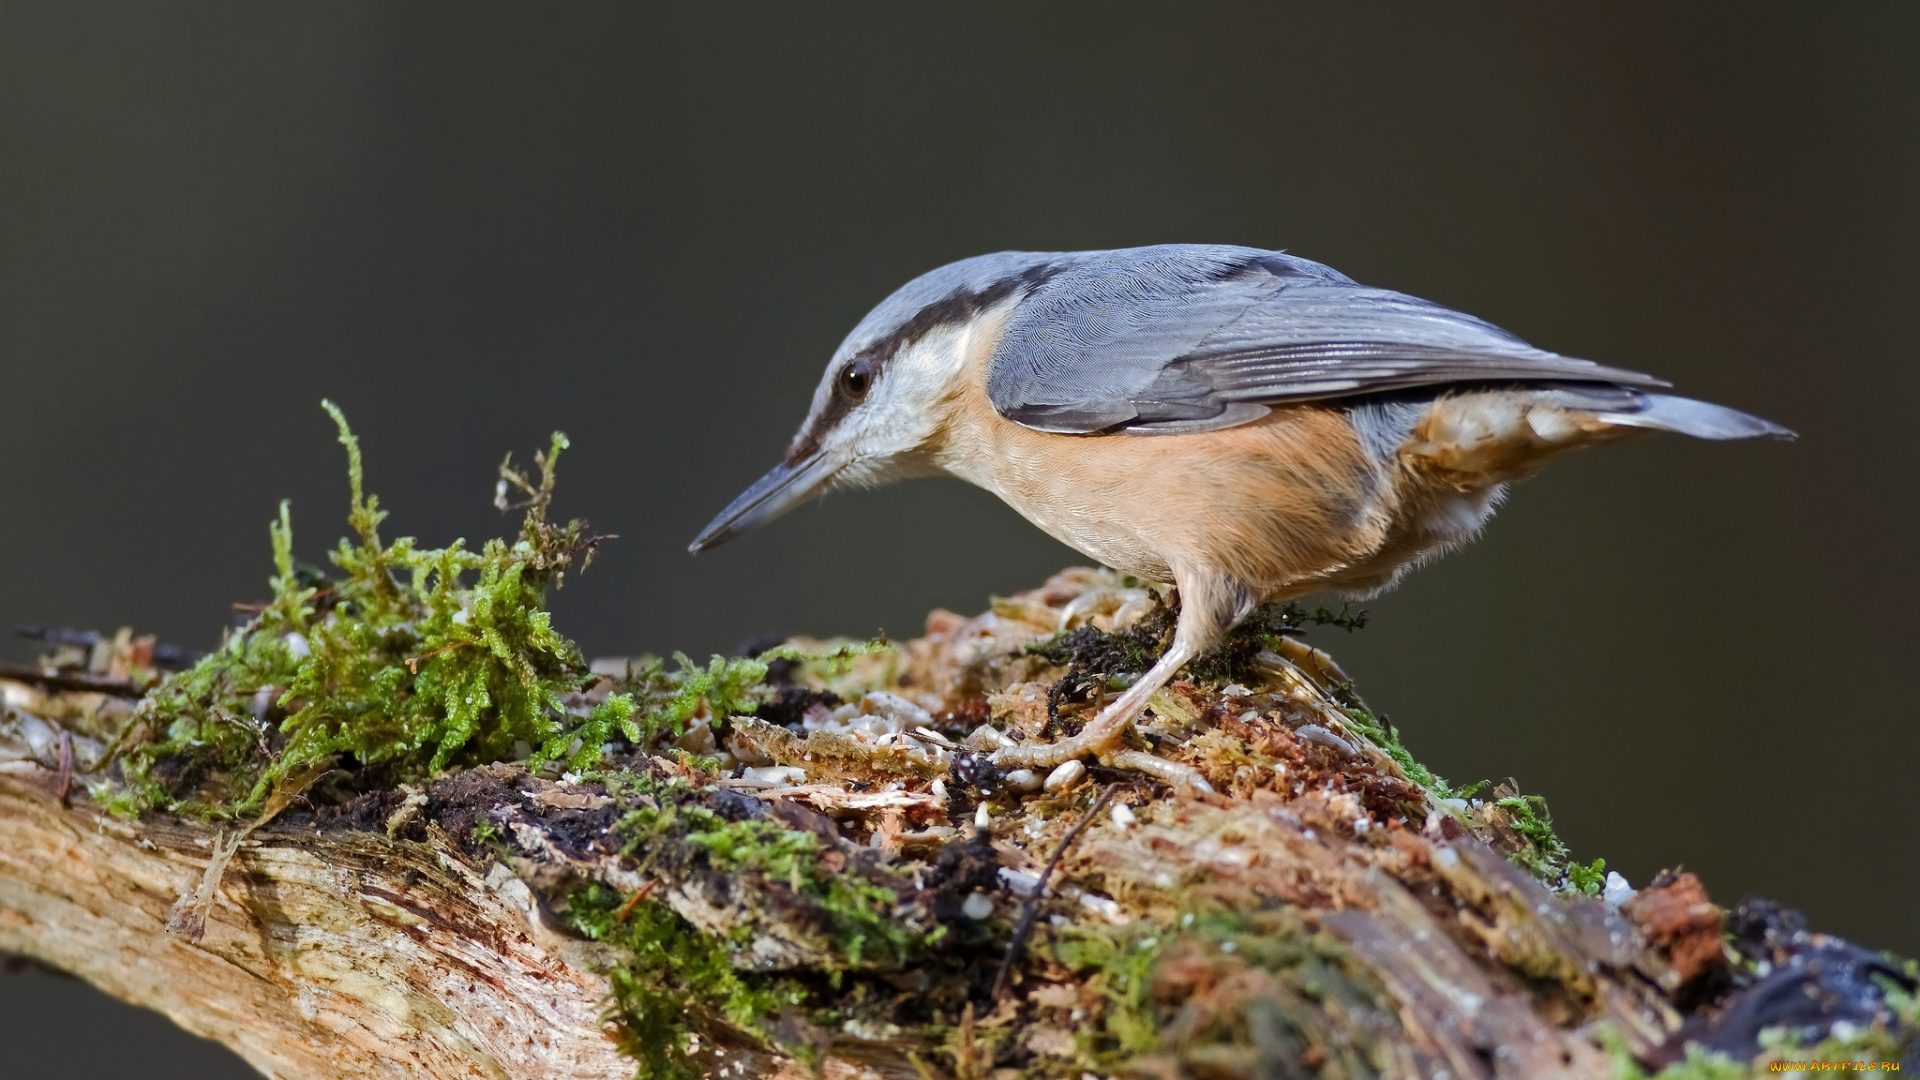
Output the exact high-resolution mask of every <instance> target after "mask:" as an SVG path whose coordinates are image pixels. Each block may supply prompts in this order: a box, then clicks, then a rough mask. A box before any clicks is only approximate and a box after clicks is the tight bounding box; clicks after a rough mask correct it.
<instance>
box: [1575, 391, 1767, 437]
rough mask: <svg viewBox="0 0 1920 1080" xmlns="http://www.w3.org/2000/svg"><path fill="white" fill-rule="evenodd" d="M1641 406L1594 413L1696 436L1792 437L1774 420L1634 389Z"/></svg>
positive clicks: (1626, 423)
mask: <svg viewBox="0 0 1920 1080" xmlns="http://www.w3.org/2000/svg"><path fill="white" fill-rule="evenodd" d="M1633 396H1634V397H1636V398H1638V399H1640V400H1639V402H1638V403H1637V404H1638V408H1633V409H1621V410H1618V411H1614V410H1609V411H1606V412H1597V413H1595V415H1596V416H1598V417H1599V418H1600V419H1602V420H1605V421H1607V422H1608V423H1610V424H1619V425H1620V426H1622V427H1641V428H1653V429H1655V430H1658V431H1673V432H1678V433H1679V434H1681V435H1691V436H1693V437H1694V438H1696V439H1792V438H1795V437H1796V436H1795V435H1794V433H1793V432H1792V431H1789V430H1788V429H1786V428H1783V427H1781V426H1780V425H1779V424H1776V423H1774V422H1773V421H1771V420H1762V419H1760V418H1759V417H1757V416H1749V415H1747V414H1746V413H1743V412H1739V411H1736V410H1734V409H1729V408H1727V407H1726V406H1724V405H1715V404H1712V403H1711V402H1706V401H1695V400H1694V399H1693V398H1684V397H1679V396H1676V395H1674V394H1650V393H1647V392H1646V391H1644V390H1640V391H1635V392H1634V395H1633Z"/></svg>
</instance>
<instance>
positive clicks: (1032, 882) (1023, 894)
mask: <svg viewBox="0 0 1920 1080" xmlns="http://www.w3.org/2000/svg"><path fill="white" fill-rule="evenodd" d="M1000 882H1001V884H1003V885H1005V886H1006V887H1007V891H1008V892H1010V893H1012V894H1013V895H1015V896H1018V897H1020V898H1021V899H1023V900H1024V899H1025V898H1027V897H1029V896H1032V895H1033V894H1034V892H1035V891H1036V890H1038V889H1039V888H1040V875H1039V874H1029V873H1027V872H1025V871H1023V870H1015V869H1014V868H1013V867H1011V866H1003V867H1001V868H1000Z"/></svg>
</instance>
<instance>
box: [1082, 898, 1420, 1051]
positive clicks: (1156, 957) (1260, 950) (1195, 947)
mask: <svg viewBox="0 0 1920 1080" xmlns="http://www.w3.org/2000/svg"><path fill="white" fill-rule="evenodd" d="M1052 953H1053V957H1054V959H1055V960H1056V961H1057V962H1058V963H1060V964H1063V965H1065V966H1066V967H1068V968H1070V969H1072V970H1074V971H1075V972H1076V973H1078V974H1079V975H1080V976H1081V977H1083V978H1084V979H1085V980H1086V983H1087V985H1088V986H1089V987H1091V988H1093V989H1095V990H1097V991H1098V992H1099V993H1100V994H1101V996H1102V997H1103V998H1104V999H1105V1003H1106V1005H1105V1009H1104V1011H1103V1013H1102V1014H1101V1015H1100V1016H1099V1017H1098V1023H1097V1024H1095V1025H1089V1026H1088V1027H1086V1028H1085V1029H1083V1030H1082V1031H1081V1033H1080V1054H1081V1056H1080V1060H1079V1061H1078V1062H1076V1063H1074V1064H1073V1067H1072V1068H1070V1069H1067V1070H1066V1072H1067V1073H1068V1074H1069V1075H1078V1074H1079V1072H1080V1071H1081V1070H1083V1069H1102V1070H1108V1071H1118V1072H1124V1071H1127V1067H1128V1065H1129V1064H1130V1063H1134V1062H1137V1061H1138V1060H1140V1059H1141V1058H1143V1057H1145V1056H1148V1055H1155V1054H1157V1055H1163V1056H1166V1057H1170V1058H1172V1059H1174V1060H1177V1061H1179V1062H1180V1063H1181V1064H1182V1065H1183V1066H1184V1069H1183V1073H1184V1074H1187V1075H1237V1076H1244V1075H1253V1076H1261V1075H1290V1074H1289V1073H1288V1072H1287V1070H1288V1069H1289V1068H1290V1067H1293V1066H1295V1064H1296V1063H1297V1062H1298V1061H1299V1060H1300V1059H1301V1057H1302V1055H1303V1054H1306V1053H1307V1052H1309V1051H1312V1052H1313V1053H1315V1054H1316V1055H1317V1056H1318V1058H1319V1060H1320V1061H1321V1062H1322V1064H1321V1066H1320V1071H1319V1072H1318V1073H1316V1075H1320V1076H1327V1077H1363V1076H1367V1077H1370V1076H1374V1075H1377V1074H1378V1071H1379V1069H1380V1067H1381V1065H1382V1064H1383V1061H1384V1060H1385V1055H1386V1054H1387V1053H1388V1052H1389V1051H1388V1050H1387V1046H1388V1044H1389V1043H1390V1042H1391V1034H1392V1033H1393V1032H1394V1031H1395V1030H1396V1029H1397V1027H1398V1024H1397V1021H1396V1019H1395V1015H1396V1014H1395V1006H1394V1003H1393V1000H1392V997H1391V995H1389V994H1388V993H1387V992H1386V990H1385V989H1384V988H1383V987H1382V986H1380V985H1379V984H1378V983H1377V981H1375V980H1374V979H1373V978H1372V977H1371V976H1369V975H1368V974H1367V973H1366V972H1365V971H1364V969H1363V968H1362V967H1360V966H1359V965H1357V964H1356V963H1354V961H1353V960H1352V958H1351V956H1350V955H1349V954H1348V953H1347V952H1346V950H1345V949H1344V948H1343V947H1342V946H1341V945H1340V944H1339V943H1338V942H1337V941H1335V940H1334V939H1333V938H1331V937H1329V936H1327V935H1326V934H1323V933H1319V932H1316V931H1314V930H1311V929H1309V928H1308V927H1307V926H1306V925H1305V924H1304V923H1303V921H1302V919H1301V917H1300V914H1299V912H1297V911H1295V910H1293V909H1291V908H1287V907H1276V908H1272V909H1267V910H1260V911H1213V912H1209V913H1200V914H1187V915H1183V916H1181V917H1180V920H1179V923H1178V924H1177V925H1175V926H1163V927H1158V928H1156V927H1152V926H1142V925H1134V926H1128V927H1123V928H1118V929H1102V928H1092V927H1074V928H1070V929H1068V930H1066V931H1065V932H1064V933H1063V935H1062V936H1061V937H1060V938H1058V939H1057V940H1056V941H1055V943H1054V945H1053V948H1052ZM1354 1032H1369V1033H1372V1034H1373V1035H1374V1036H1375V1037H1376V1038H1375V1041H1374V1042H1365V1041H1357V1040H1355V1039H1354V1038H1353V1033H1354ZM1376 1043H1377V1045H1376Z"/></svg>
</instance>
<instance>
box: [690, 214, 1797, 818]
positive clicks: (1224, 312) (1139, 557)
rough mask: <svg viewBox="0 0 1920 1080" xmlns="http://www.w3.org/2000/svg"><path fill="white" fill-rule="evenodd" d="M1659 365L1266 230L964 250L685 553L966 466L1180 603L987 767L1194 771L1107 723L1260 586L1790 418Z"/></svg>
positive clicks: (1244, 606)
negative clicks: (1120, 670)
mask: <svg viewBox="0 0 1920 1080" xmlns="http://www.w3.org/2000/svg"><path fill="white" fill-rule="evenodd" d="M1670 385H1671V384H1669V383H1667V382H1665V381H1663V380H1661V379H1657V378H1655V377H1653V376H1651V375H1646V374H1642V373H1640V372H1636V371H1629V370H1626V369H1622V368H1615V367H1606V366H1603V365H1600V364H1597V363H1594V362H1592V361H1588V360H1581V359H1575V358H1573V357H1568V356H1562V355H1559V354H1557V353H1552V352H1548V351H1545V350H1542V349H1537V348H1535V347H1533V346H1531V345H1529V344H1527V343H1526V342H1525V341H1523V340H1521V339H1520V338H1519V337H1517V336H1515V335H1513V334H1511V333H1509V332H1507V331H1505V330H1503V329H1501V328H1499V327H1497V326H1495V325H1493V324H1492V323H1489V322H1487V321H1485V320H1483V319H1479V318H1476V317H1474V316H1472V315H1468V314H1464V313H1462V312H1459V311H1455V310H1452V309H1450V308H1447V307H1444V306H1442V305H1440V304H1437V303H1433V302H1431V301H1427V300H1422V299H1419V298H1417V297H1414V296H1410V295H1407V294H1404V293H1400V292H1395V291H1392V290H1388V289H1383V288H1376V287H1373V286H1368V285H1362V284H1360V283H1358V282H1356V281H1354V280H1353V279H1352V278H1349V277H1347V276H1346V275H1344V274H1342V273H1340V272H1339V271H1337V270H1334V269H1333V268H1331V267H1329V266H1326V265H1323V264H1321V263H1317V262H1313V261H1311V260H1308V259H1304V258H1300V257H1298V256H1295V255H1291V254H1287V253H1285V252H1282V251H1270V250H1264V249H1259V248H1251V247H1238V246H1227V245H1200V244H1168V245H1159V246H1154V247H1139V248H1126V249H1119V250H1112V251H1083V252H1023V251H1006V252H1000V253H997V254H991V255H981V256H978V257H975V258H970V259H963V260H961V261H959V262H954V263H950V264H948V265H946V266H942V267H940V268H938V269H936V270H933V271H930V272H928V273H926V274H923V275H921V276H920V277H917V278H915V279H913V280H912V281H909V282H907V283H906V284H905V285H903V286H901V287H900V288H899V289H898V290H896V291H895V292H894V293H893V294H892V295H891V296H888V297H887V298H886V299H885V300H883V301H881V302H880V304H879V306H877V307H875V308H874V309H873V310H872V311H871V312H869V313H868V314H867V316H866V317H865V318H864V319H862V320H860V322H859V323H858V325H856V326H855V327H854V328H853V331H852V332H851V333H849V334H848V335H847V337H846V339H845V340H844V341H843V342H842V343H841V345H840V347H839V348H838V349H837V350H835V351H834V353H833V356H832V358H831V359H830V360H829V362H828V364H827V369H826V373H825V375H824V376H823V377H822V378H821V380H820V383H819V385H818V386H817V388H816V389H815V390H814V394H813V401H812V405H811V407H810V408H809V410H808V412H807V417H806V420H805V421H804V422H803V423H802V424H801V426H800V430H799V432H798V433H797V434H796V435H795V436H794V439H793V441H792V443H791V444H790V445H789V446H788V448H787V451H786V454H785V456H784V457H783V458H782V460H781V461H780V463H779V464H777V465H775V466H774V467H773V469H772V470H771V471H769V472H768V473H767V474H766V475H765V476H763V477H761V478H760V479H759V480H758V481H757V482H755V483H754V484H753V485H752V486H751V487H749V488H748V489H747V490H746V491H745V492H743V493H742V494H741V495H740V496H739V497H738V498H736V499H735V500H733V502H732V503H731V504H729V505H728V506H727V507H726V509H724V510H722V511H721V512H720V514H719V515H718V516H717V517H715V518H714V519H713V521H712V523H711V524H709V525H708V526H707V527H706V528H705V529H704V530H702V531H701V533H700V535H699V536H698V537H697V538H696V539H695V540H694V541H693V543H692V544H691V545H690V547H689V550H690V551H693V552H700V551H703V550H707V549H709V548H712V547H714V546H716V545H718V544H721V543H723V542H725V541H726V540H728V539H730V538H732V537H734V536H737V535H739V534H741V533H743V532H745V531H747V530H749V529H752V528H754V527H756V526H759V525H763V524H765V523H767V522H768V521H771V520H773V519H774V518H776V517H778V516H779V515H781V514H783V513H786V512H787V511H789V510H791V509H793V508H794V507H795V506H798V505H800V504H801V503H803V502H805V501H807V500H808V499H810V498H812V497H814V496H816V495H819V494H821V493H823V492H826V491H829V490H834V489H840V488H849V487H870V486H874V485H879V484H884V483H888V482H891V481H895V480H902V479H908V478H912V477H921V476H933V475H940V474H947V475H951V476H956V477H959V478H960V479H962V480H966V481H969V482H971V483H973V484H976V485H978V486H980V487H982V488H985V489H987V490H988V491H990V492H992V493H994V494H995V495H997V496H999V497H1000V498H1001V499H1002V500H1003V501H1005V502H1006V503H1007V504H1008V505H1009V506H1011V507H1012V508H1013V509H1014V510H1016V511H1018V512H1019V513H1020V514H1021V515H1022V516H1023V517H1025V518H1026V519H1027V520H1028V521H1030V522H1032V523H1033V524H1034V525H1037V526H1038V527H1039V528H1041V529H1042V530H1044V531H1045V532H1046V533H1048V534H1049V535H1051V536H1053V537H1054V538H1055V539H1057V540H1060V541H1061V542H1063V543H1065V544H1066V545H1067V546H1069V547H1071V548H1074V549H1076V550H1077V551H1079V552H1081V553H1082V554H1084V555H1086V556H1088V557H1090V558H1092V559H1095V560H1097V561H1098V562H1100V563H1102V564H1104V565H1106V566H1109V567H1111V568H1113V569H1115V570H1118V571H1121V572H1123V573H1126V574H1131V575H1135V576H1137V577H1139V578H1143V579H1146V580H1148V581H1154V582H1160V583H1166V584H1171V585H1172V586H1173V587H1174V591H1175V595H1177V597H1178V601H1179V608H1178V615H1177V616H1176V619H1175V624H1174V635H1173V641H1172V643H1171V644H1170V645H1169V647H1168V648H1167V650H1166V652H1165V653H1164V654H1162V655H1161V656H1160V657H1159V659H1158V660H1157V661H1156V662H1155V663H1154V664H1153V665H1152V667H1151V668H1150V669H1149V670H1148V671H1147V672H1146V673H1145V674H1143V675H1141V676H1140V678H1139V679H1137V680H1136V681H1135V682H1134V683H1133V684H1132V686H1131V687H1129V688H1127V690H1126V691H1125V692H1124V693H1123V694H1121V695H1120V696H1119V697H1118V698H1117V699H1115V700H1114V701H1113V702H1111V703H1110V704H1108V705H1106V706H1105V708H1103V709H1102V710H1101V711H1100V713H1099V714H1098V715H1097V716H1096V717H1095V718H1094V719H1093V720H1091V721H1089V722H1088V723H1087V724H1086V725H1084V726H1083V727H1082V728H1081V730H1080V731H1079V732H1078V733H1077V734H1075V735H1072V736H1070V737H1067V738H1063V739H1060V740H1058V741H1055V742H1051V743H1044V742H1039V741H1037V740H1034V741H1028V742H1023V743H1019V744H1015V745H1012V746H1007V747H1003V748H1001V749H999V750H997V751H995V752H994V753H993V754H992V757H991V761H992V763H993V764H994V765H995V766H996V767H999V768H1002V769H1008V770H1011V769H1015V768H1041V767H1047V766H1057V765H1061V764H1064V763H1065V762H1067V761H1070V760H1076V759H1082V758H1087V757H1092V758H1094V759H1095V760H1098V761H1101V762H1104V763H1106V764H1108V765H1110V766H1114V767H1119V768H1124V769H1132V770H1135V771H1138V772H1143V773H1146V774H1149V775H1153V776H1156V777H1159V778H1161V779H1163V780H1166V781H1168V782H1169V783H1173V784H1192V785H1195V786H1198V787H1201V788H1204V787H1205V786H1206V785H1205V781H1204V779H1203V778H1201V777H1200V776H1199V775H1198V773H1197V772H1195V771H1194V770H1192V769H1189V768H1187V767H1186V766H1183V765H1179V764H1177V763H1175V762H1172V761H1169V760H1167V759H1165V758H1161V757H1158V756H1156V755H1153V754H1150V753H1147V752H1145V751H1141V750H1136V749H1131V748H1129V747H1128V745H1127V743H1126V740H1125V738H1124V736H1125V733H1126V731H1127V728H1128V727H1129V725H1130V724H1131V723H1132V722H1133V721H1134V720H1135V719H1136V718H1137V717H1138V716H1139V715H1140V714H1141V713H1142V712H1143V711H1144V710H1145V708H1146V705H1147V701H1148V699H1149V698H1150V697H1151V696H1152V694H1153V693H1154V692H1155V691H1156V690H1158V689H1160V688H1161V687H1162V686H1164V685H1165V684H1166V683H1167V682H1168V681H1170V680H1171V679H1172V678H1173V677H1174V676H1175V674H1176V673H1177V672H1178V671H1179V670H1180V668H1181V667H1182V666H1183V665H1185V664H1186V663H1187V662H1188V661H1190V660H1192V659H1194V658H1195V657H1198V656H1201V655H1203V654H1204V653H1206V652H1207V651H1208V650H1209V649H1211V648H1213V647H1215V646H1217V645H1218V644H1220V643H1221V642H1222V641H1223V640H1224V639H1225V638H1226V636H1227V634H1228V633H1229V632H1230V631H1231V630H1232V629H1233V627H1234V626H1235V625H1237V624H1238V623H1239V622H1240V621H1241V620H1243V619H1245V618H1246V617H1247V616H1248V615H1249V614H1250V613H1252V612H1253V611H1254V609H1255V608H1257V607H1258V606H1260V605H1262V604H1266V603H1270V602H1273V601H1279V600H1286V599H1290V598H1293V597H1297V596H1301V595H1304V594H1308V593H1314V592H1329V593H1333V594H1336V595H1340V596H1344V597H1349V598H1366V597H1369V596H1372V595H1374V594H1377V593H1379V592H1382V591H1384V590H1386V589H1388V588H1390V587H1392V586H1393V585H1394V584H1395V583H1396V582H1397V581H1398V580H1399V579H1400V577H1401V576H1402V575H1403V574H1404V573H1406V572H1407V571H1408V570H1409V569H1411V568H1413V567H1415V566H1418V565H1419V564H1421V563H1423V562H1425V561H1427V560H1430V559H1432V558H1434V557H1436V556H1438V555H1440V554H1442V553H1444V552H1446V551H1448V550H1450V549H1452V548H1455V547H1458V546H1459V545H1461V544H1463V543H1466V542H1467V541H1469V540H1471V539H1473V538H1474V537H1475V536H1477V535H1478V534H1479V532H1480V531H1481V529H1482V526H1483V525H1484V524H1485V522H1486V521H1487V519H1488V517H1489V516H1490V515H1491V514H1492V513H1493V512H1494V510H1495V508H1496V507H1497V506H1498V505H1499V504H1500V502H1501V500H1502V498H1503V497H1504V494H1505V492H1506V489H1507V485H1509V484H1510V483H1512V482H1513V481H1515V480H1519V479H1521V478H1523V477H1526V476H1528V475H1530V474H1531V473H1533V472H1535V471H1536V470H1538V469H1539V468H1540V467H1541V466H1542V465H1544V464H1545V463H1546V462H1548V461H1549V460H1551V459H1552V458H1553V457H1555V456H1556V455H1558V454H1561V453H1563V452H1565V451H1568V450H1572V449H1576V448H1579V447H1583V446H1590V445H1595V444H1599V443H1604V442H1610V441H1613V440H1616V439H1619V438H1622V437H1626V436H1629V435H1633V434H1637V433H1640V432H1646V431H1669V432H1677V433H1679V434H1683V435H1690V436H1694V437H1696V438H1702V439H1715V440H1723V439H1751V438H1771V439H1791V438H1793V437H1794V436H1793V433H1792V432H1791V431H1789V430H1787V429H1786V428H1784V427H1781V426H1780V425H1778V424H1774V423H1772V422H1770V421H1767V420H1762V419H1760V418H1758V417H1755V416H1750V415H1747V414H1745V413H1741V412H1736V411H1735V410H1733V409H1730V408H1726V407H1724V406H1720V405H1715V404H1710V403H1708V402H1704V401H1698V400H1694V399H1692V398H1686V397H1680V396H1678V395H1675V394H1671V393H1668V392H1667V389H1668V388H1669V386H1670Z"/></svg>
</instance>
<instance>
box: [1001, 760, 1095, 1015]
mask: <svg viewBox="0 0 1920 1080" xmlns="http://www.w3.org/2000/svg"><path fill="white" fill-rule="evenodd" d="M1119 789H1120V785H1118V784H1108V785H1107V788H1106V790H1105V791H1102V792H1101V793H1100V797H1099V798H1097V799H1095V800H1093V805H1092V806H1091V807H1089V808H1088V809H1087V814H1086V816H1085V817H1083V818H1081V819H1080V820H1079V821H1078V822H1076V823H1075V824H1074V826H1073V828H1071V829H1068V830H1067V835H1065V836H1063V837H1061V838H1060V846H1059V847H1057V848H1054V849H1053V858H1051V859H1048V860H1047V867H1046V869H1044V870H1042V871H1040V880H1039V881H1038V882H1037V883H1035V885H1034V886H1033V894H1032V895H1031V896H1028V897H1027V903H1026V906H1025V907H1023V908H1022V909H1021V911H1020V923H1019V925H1018V926H1016V927H1014V930H1013V940H1012V941H1010V942H1008V943H1007V958H1006V959H1005V960H1002V961H1001V962H1000V974H998V975H996V976H994V979H993V992H992V993H991V994H990V995H988V996H989V997H990V998H991V999H992V1000H994V1001H999V1000H1000V998H1001V997H1002V996H1004V995H1005V993H1006V991H1007V984H1008V982H1009V981H1011V979H1012V978H1013V965H1015V964H1016V963H1019V961H1020V954H1021V952H1022V951H1024V950H1025V949H1026V947H1027V937H1028V935H1030V934H1032V933H1033V921H1034V920H1035V919H1037V918H1039V917H1040V903H1041V901H1043V900H1045V899H1046V898H1047V881H1048V879H1049V878H1051V877H1053V871H1054V870H1055V869H1056V868H1057V867H1059V865H1060V860H1061V859H1062V858H1064V857H1065V856H1066V854H1067V849H1068V848H1069V847H1072V846H1073V842H1074V841H1075V840H1077V839H1079V838H1080V834H1081V833H1082V832H1084V831H1085V830H1086V828H1087V826H1089V825H1091V824H1093V819H1094V818H1096V817H1099V816H1100V811H1101V810H1103V809H1105V808H1106V805H1107V803H1108V802H1109V801H1111V800H1112V798H1113V793H1114V792H1115V791H1118V790H1119Z"/></svg>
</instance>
